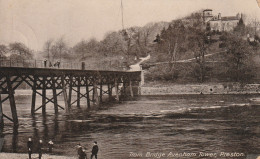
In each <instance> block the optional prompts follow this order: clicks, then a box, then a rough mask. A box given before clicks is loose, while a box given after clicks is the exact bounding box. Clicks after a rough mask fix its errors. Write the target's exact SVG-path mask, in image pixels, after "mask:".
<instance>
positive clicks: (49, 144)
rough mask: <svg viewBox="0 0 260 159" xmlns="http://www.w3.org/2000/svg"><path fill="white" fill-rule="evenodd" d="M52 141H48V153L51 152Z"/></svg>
mask: <svg viewBox="0 0 260 159" xmlns="http://www.w3.org/2000/svg"><path fill="white" fill-rule="evenodd" d="M53 144H54V143H53V141H52V140H50V141H49V142H48V147H49V153H52V149H53Z"/></svg>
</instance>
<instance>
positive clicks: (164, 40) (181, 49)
mask: <svg viewBox="0 0 260 159" xmlns="http://www.w3.org/2000/svg"><path fill="white" fill-rule="evenodd" d="M253 29H255V28H253ZM250 32H252V27H249V26H246V25H245V23H244V21H243V19H241V20H240V21H239V23H238V25H237V27H235V28H234V31H232V32H219V33H215V32H212V31H210V26H209V25H207V24H204V22H203V18H202V17H201V14H199V13H194V14H192V15H191V16H188V17H185V18H183V19H179V20H174V21H172V23H171V24H170V25H169V26H168V28H167V29H166V28H164V29H162V31H161V33H160V34H158V35H157V37H156V40H155V42H157V50H156V51H157V53H156V55H155V56H157V61H169V65H168V66H167V65H164V67H162V66H158V67H160V70H167V71H165V72H164V73H163V74H162V73H156V72H158V70H156V69H157V68H156V67H155V68H151V69H150V73H148V76H149V78H150V79H151V80H152V79H157V80H170V81H178V78H179V79H182V78H186V77H187V76H189V77H193V78H194V79H196V80H197V81H198V82H204V81H205V80H206V78H212V77H209V76H211V75H213V74H215V75H219V77H225V79H226V80H230V81H239V82H246V81H250V80H251V79H252V78H253V77H254V71H255V67H254V66H255V62H254V61H253V57H254V56H256V53H257V51H256V50H258V49H259V41H257V37H258V36H257V34H255V41H254V43H253V44H254V45H252V43H250V42H249V41H247V40H246V37H247V36H248V34H249V33H250ZM216 46H217V47H216ZM221 50H222V51H223V50H225V53H222V54H221V60H220V61H219V63H218V64H216V65H215V66H212V65H209V63H208V62H207V60H206V58H205V55H207V54H214V52H218V51H221ZM191 58H193V59H194V60H192V61H193V62H192V63H190V65H185V64H180V63H176V61H178V60H182V59H191ZM217 60H219V59H214V58H213V59H211V61H213V62H216V63H217ZM184 61H185V60H184ZM223 61H225V64H223V63H222V62H223ZM187 62H188V61H187ZM213 67H219V71H218V70H216V69H215V68H213ZM213 70H214V71H213ZM213 76H214V75H213Z"/></svg>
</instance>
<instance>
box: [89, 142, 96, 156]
mask: <svg viewBox="0 0 260 159" xmlns="http://www.w3.org/2000/svg"><path fill="white" fill-rule="evenodd" d="M97 153H98V145H97V142H96V141H94V146H93V147H92V154H91V157H90V159H92V157H93V156H95V158H96V159H97Z"/></svg>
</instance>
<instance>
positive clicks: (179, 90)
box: [140, 83, 260, 95]
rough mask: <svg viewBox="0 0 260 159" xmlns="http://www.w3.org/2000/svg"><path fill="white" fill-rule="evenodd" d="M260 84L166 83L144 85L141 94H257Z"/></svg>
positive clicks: (259, 90)
mask: <svg viewBox="0 0 260 159" xmlns="http://www.w3.org/2000/svg"><path fill="white" fill-rule="evenodd" d="M257 93H260V84H240V83H213V84H212V83H210V84H168V85H154V86H150V85H144V86H142V87H141V89H140V94H141V95H176V94H257Z"/></svg>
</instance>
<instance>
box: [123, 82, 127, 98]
mask: <svg viewBox="0 0 260 159" xmlns="http://www.w3.org/2000/svg"><path fill="white" fill-rule="evenodd" d="M123 94H124V97H126V95H127V94H126V83H125V80H124V81H123Z"/></svg>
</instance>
